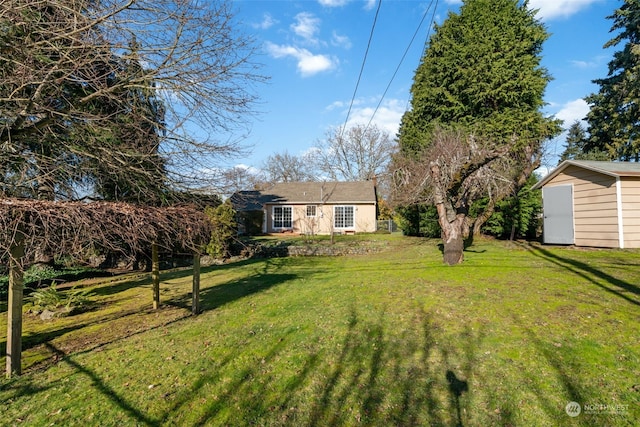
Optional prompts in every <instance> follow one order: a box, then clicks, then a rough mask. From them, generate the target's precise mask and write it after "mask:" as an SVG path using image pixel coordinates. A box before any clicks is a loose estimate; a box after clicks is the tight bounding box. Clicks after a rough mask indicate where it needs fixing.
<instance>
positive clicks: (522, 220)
mask: <svg viewBox="0 0 640 427" xmlns="http://www.w3.org/2000/svg"><path fill="white" fill-rule="evenodd" d="M536 182H538V178H537V177H536V176H535V175H531V176H530V177H529V179H528V180H527V183H526V184H525V186H524V187H523V188H522V189H521V190H520V191H519V192H518V194H517V196H512V197H508V198H505V199H503V200H501V201H499V202H498V203H497V204H496V207H495V211H494V213H493V215H491V217H489V219H488V220H487V222H486V223H485V224H484V226H483V227H482V231H483V232H484V233H486V234H489V235H492V236H495V237H498V238H501V239H509V238H511V237H512V233H513V237H514V238H526V239H535V238H537V237H538V227H539V218H540V214H541V213H542V197H541V194H540V191H539V190H531V187H532V186H533V185H535V183H536ZM482 204H486V199H485V200H481V201H479V202H478V203H477V204H476V205H475V206H474V207H472V210H473V209H478V208H481V207H482Z"/></svg>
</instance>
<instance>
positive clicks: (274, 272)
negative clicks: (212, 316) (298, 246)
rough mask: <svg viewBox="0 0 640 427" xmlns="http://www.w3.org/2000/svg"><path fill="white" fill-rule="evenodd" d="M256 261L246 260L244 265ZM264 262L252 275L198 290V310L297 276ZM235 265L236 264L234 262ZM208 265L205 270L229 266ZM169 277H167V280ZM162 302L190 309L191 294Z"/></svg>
mask: <svg viewBox="0 0 640 427" xmlns="http://www.w3.org/2000/svg"><path fill="white" fill-rule="evenodd" d="M253 262H256V261H252V260H247V261H245V262H243V264H244V265H246V264H249V263H253ZM261 262H263V263H265V265H264V267H263V268H262V269H260V270H256V271H255V272H254V274H253V275H250V276H246V277H243V278H241V279H239V280H234V281H230V282H226V283H223V284H220V285H216V286H211V287H206V288H204V289H201V290H200V311H201V312H202V311H208V310H214V309H216V308H218V307H221V306H223V305H225V304H228V303H230V302H233V301H236V300H238V299H241V298H244V297H246V296H249V295H252V294H255V293H259V292H262V291H265V290H267V289H270V288H272V287H275V286H278V285H280V284H282V283H285V282H288V281H291V280H295V279H297V278H299V275H297V274H290V273H278V271H279V267H278V266H274V264H272V263H271V262H270V261H266V262H265V261H264V260H263V261H261ZM234 265H235V266H236V267H237V266H238V264H234ZM222 267H223V268H221V267H210V268H208V269H207V270H206V272H212V273H215V272H216V271H223V270H225V269H227V268H229V267H227V266H222ZM168 279H169V278H167V280H168ZM164 303H166V304H169V305H173V306H176V307H180V308H185V309H190V308H191V303H192V294H191V293H188V294H183V295H180V296H176V297H174V298H171V299H168V300H166V301H164Z"/></svg>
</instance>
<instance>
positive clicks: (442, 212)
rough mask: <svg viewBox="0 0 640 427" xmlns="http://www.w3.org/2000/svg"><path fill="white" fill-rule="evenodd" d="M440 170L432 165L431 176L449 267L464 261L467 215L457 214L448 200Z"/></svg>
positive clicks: (444, 259) (445, 255) (445, 256)
mask: <svg viewBox="0 0 640 427" xmlns="http://www.w3.org/2000/svg"><path fill="white" fill-rule="evenodd" d="M439 174H440V168H439V167H438V166H437V165H433V164H432V165H431V176H432V177H433V181H434V183H435V186H434V188H433V195H434V203H435V205H436V211H437V212H438V223H439V224H440V228H441V229H442V242H443V244H444V251H443V261H444V262H445V263H446V264H448V265H456V264H460V263H462V261H463V260H464V234H465V230H466V223H465V219H466V214H464V213H463V212H460V211H458V212H456V211H455V210H454V208H453V206H452V205H451V203H450V202H449V201H448V199H446V197H445V194H446V191H445V190H444V189H443V188H442V184H441V182H440V179H439Z"/></svg>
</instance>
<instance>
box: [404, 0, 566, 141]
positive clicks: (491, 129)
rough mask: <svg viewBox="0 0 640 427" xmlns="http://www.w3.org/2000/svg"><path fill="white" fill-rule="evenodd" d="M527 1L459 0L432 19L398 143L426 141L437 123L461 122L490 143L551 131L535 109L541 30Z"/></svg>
mask: <svg viewBox="0 0 640 427" xmlns="http://www.w3.org/2000/svg"><path fill="white" fill-rule="evenodd" d="M527 6H528V5H527V2H524V3H521V2H519V1H518V0H495V1H490V0H467V1H465V2H464V3H463V5H462V7H461V8H460V13H459V14H455V13H450V14H449V16H448V18H447V19H446V20H445V22H444V23H443V24H442V25H441V26H439V27H436V29H435V32H434V35H433V36H432V38H431V40H430V43H429V45H428V47H427V49H426V51H425V54H424V56H423V58H422V60H421V63H420V65H419V67H418V69H417V70H416V75H415V77H414V83H413V86H412V88H411V96H412V99H411V109H410V110H409V111H407V112H406V113H405V114H404V116H403V118H402V122H401V125H400V131H399V142H400V147H401V149H403V150H404V151H407V150H408V151H410V152H418V151H420V150H421V149H422V148H424V147H425V146H426V145H429V144H430V134H431V131H432V130H433V129H434V127H435V126H436V125H437V124H441V125H456V126H465V127H467V128H470V129H473V130H474V131H476V132H479V133H481V134H482V136H485V137H489V138H492V139H494V140H495V141H496V143H497V144H510V143H512V141H513V139H514V136H515V137H516V140H517V141H516V143H517V144H518V145H525V144H529V143H532V142H533V143H534V144H535V145H540V143H541V142H542V141H543V140H545V139H547V138H549V137H552V136H554V135H555V134H557V133H558V132H559V124H558V121H555V120H552V119H549V118H547V117H545V116H544V115H543V114H542V113H541V111H540V109H541V107H542V106H543V105H544V101H543V99H542V97H543V94H544V90H545V87H546V85H547V83H548V82H549V80H550V76H549V74H548V72H547V70H546V69H545V68H543V67H541V66H540V61H541V56H540V54H541V51H542V44H543V43H544V41H545V40H546V39H547V37H548V33H547V31H546V30H545V28H544V26H543V25H542V24H541V23H540V22H539V21H537V20H536V18H535V16H534V15H535V11H531V10H529V9H528V7H527Z"/></svg>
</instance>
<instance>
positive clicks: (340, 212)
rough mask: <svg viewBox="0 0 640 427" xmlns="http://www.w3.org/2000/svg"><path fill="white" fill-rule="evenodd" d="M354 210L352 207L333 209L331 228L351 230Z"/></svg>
mask: <svg viewBox="0 0 640 427" xmlns="http://www.w3.org/2000/svg"><path fill="white" fill-rule="evenodd" d="M354 214H355V209H354V207H353V206H336V207H334V208H333V226H334V227H335V228H353V224H354V220H353V218H354Z"/></svg>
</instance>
